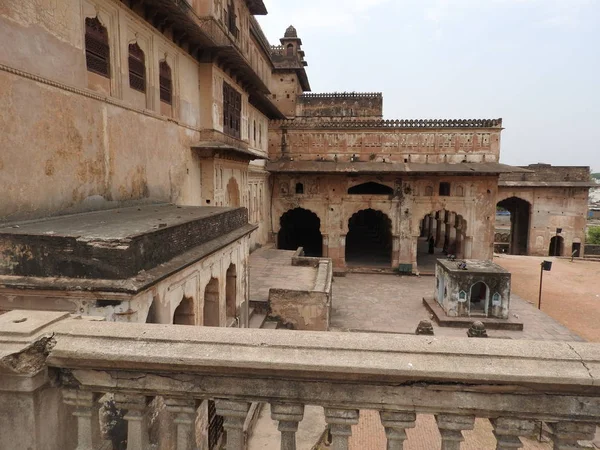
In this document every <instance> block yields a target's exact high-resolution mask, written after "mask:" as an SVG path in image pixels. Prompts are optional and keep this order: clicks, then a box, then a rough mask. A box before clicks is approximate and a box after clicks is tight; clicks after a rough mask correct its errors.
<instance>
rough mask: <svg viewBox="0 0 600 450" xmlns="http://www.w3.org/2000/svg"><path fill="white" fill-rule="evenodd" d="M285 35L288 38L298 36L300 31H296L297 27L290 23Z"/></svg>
mask: <svg viewBox="0 0 600 450" xmlns="http://www.w3.org/2000/svg"><path fill="white" fill-rule="evenodd" d="M283 37H286V38H297V37H298V33H297V32H296V29H295V28H294V27H293V25H290V26H289V27H288V29H287V30H285V34H284V35H283Z"/></svg>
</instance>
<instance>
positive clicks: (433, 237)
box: [417, 210, 470, 272]
mask: <svg viewBox="0 0 600 450" xmlns="http://www.w3.org/2000/svg"><path fill="white" fill-rule="evenodd" d="M466 231H467V222H466V221H465V220H464V219H463V217H462V216H461V215H459V214H456V213H455V212H452V211H444V210H441V211H436V212H433V213H430V214H427V215H425V217H423V219H421V222H420V225H419V243H418V247H417V265H418V266H419V270H420V271H421V272H422V271H433V270H435V261H436V259H437V258H441V257H444V256H445V255H455V256H456V257H457V258H468V257H470V249H468V248H467V246H468V244H469V243H470V240H469V238H468V237H467V235H466Z"/></svg>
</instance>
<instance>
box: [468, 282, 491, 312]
mask: <svg viewBox="0 0 600 450" xmlns="http://www.w3.org/2000/svg"><path fill="white" fill-rule="evenodd" d="M489 297H490V291H489V289H488V287H487V285H486V284H485V283H484V282H482V281H479V282H477V283H475V284H474V285H473V286H471V292H470V296H469V314H470V315H471V316H478V315H480V316H481V315H484V316H487V310H488V302H489Z"/></svg>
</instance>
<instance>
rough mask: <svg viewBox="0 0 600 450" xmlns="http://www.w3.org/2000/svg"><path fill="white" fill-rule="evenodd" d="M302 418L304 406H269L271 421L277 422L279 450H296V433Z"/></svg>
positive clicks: (279, 404)
mask: <svg viewBox="0 0 600 450" xmlns="http://www.w3.org/2000/svg"><path fill="white" fill-rule="evenodd" d="M303 418H304V405H284V404H281V403H273V404H271V419H273V420H277V421H278V422H279V426H278V427H277V429H278V430H279V431H280V432H281V450H296V431H298V424H299V423H300V422H301V421H302V419H303Z"/></svg>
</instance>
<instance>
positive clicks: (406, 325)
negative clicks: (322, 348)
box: [331, 273, 582, 341]
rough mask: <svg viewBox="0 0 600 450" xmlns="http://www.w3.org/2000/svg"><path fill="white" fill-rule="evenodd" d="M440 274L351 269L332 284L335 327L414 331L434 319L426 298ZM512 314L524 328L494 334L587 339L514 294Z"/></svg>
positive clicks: (440, 331) (442, 330) (461, 332)
mask: <svg viewBox="0 0 600 450" xmlns="http://www.w3.org/2000/svg"><path fill="white" fill-rule="evenodd" d="M434 283H435V278H433V277H399V276H394V275H371V274H356V273H350V274H348V275H347V276H345V277H336V278H335V279H334V284H333V311H332V314H331V329H332V330H338V331H344V330H348V331H371V332H373V331H374V332H392V333H407V334H413V333H414V332H415V329H416V328H417V325H418V323H419V321H420V320H422V319H429V318H430V317H429V312H428V311H427V309H426V308H425V307H424V306H423V301H422V299H423V297H424V296H432V295H433V289H434ZM510 314H511V315H512V316H513V317H515V318H516V319H519V320H521V321H523V324H524V329H523V331H505V330H488V335H489V336H491V337H501V338H510V339H533V340H563V341H579V340H582V339H581V338H580V337H579V336H577V335H576V334H575V333H573V332H571V331H570V330H569V329H567V328H566V327H564V326H563V325H561V324H560V323H559V322H557V321H556V320H554V319H552V318H551V317H549V316H547V315H546V314H544V313H543V312H540V311H538V310H537V309H536V308H535V307H534V306H533V305H531V304H530V303H528V302H526V301H524V300H523V299H521V298H520V297H518V296H517V295H515V294H512V295H511V304H510ZM433 326H434V331H435V334H436V335H437V336H457V337H464V336H465V335H466V329H463V328H448V327H438V326H437V324H435V323H434V324H433Z"/></svg>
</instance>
